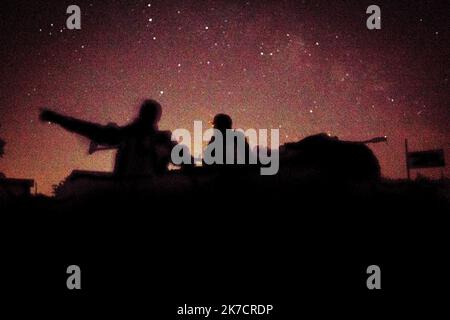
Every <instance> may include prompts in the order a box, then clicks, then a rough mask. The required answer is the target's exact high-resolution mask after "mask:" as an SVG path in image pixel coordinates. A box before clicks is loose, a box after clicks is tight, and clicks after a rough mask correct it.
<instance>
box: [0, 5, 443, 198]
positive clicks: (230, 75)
mask: <svg viewBox="0 0 450 320" xmlns="http://www.w3.org/2000/svg"><path fill="white" fill-rule="evenodd" d="M334 2H335V4H333V3H334ZM391 2H393V1H270V2H268V1H105V2H104V3H100V2H99V1H76V4H77V5H78V6H79V7H80V8H81V17H82V28H81V30H68V29H66V18H67V16H68V15H67V14H66V8H67V6H68V5H70V4H72V3H71V2H67V1H33V2H30V3H29V2H28V1H26V2H25V1H14V2H11V3H8V2H6V3H3V2H2V4H1V6H2V10H1V13H2V21H1V25H2V31H1V35H0V40H1V46H2V51H1V58H2V65H1V67H0V68H1V71H2V81H1V87H0V90H1V96H0V108H1V109H0V117H1V118H0V123H1V128H0V137H2V138H3V139H4V140H5V141H6V142H7V145H6V148H5V157H4V158H2V159H0V171H3V172H4V173H5V174H6V175H7V176H11V177H24V178H25V177H29V178H35V179H36V180H37V182H38V185H39V190H40V191H42V192H45V193H50V191H51V185H52V184H54V183H58V182H59V181H60V180H61V179H63V178H64V177H65V176H67V175H68V174H69V173H70V171H71V170H73V169H89V170H111V168H112V159H113V157H112V154H111V152H103V153H97V154H95V155H92V156H88V155H87V146H88V144H87V142H86V141H84V140H83V139H81V138H79V137H76V136H74V135H73V134H70V133H67V132H64V131H63V130H62V129H60V128H58V127H56V126H53V125H49V124H45V123H40V122H39V121H38V112H39V108H42V107H52V108H54V109H55V110H57V111H60V112H63V113H66V114H69V115H72V116H75V117H80V118H83V119H87V120H91V121H96V122H100V123H105V124H106V123H108V122H116V123H118V124H125V123H127V122H128V121H130V120H132V119H133V117H134V116H135V113H136V109H137V108H138V106H139V103H140V102H141V100H142V99H144V98H148V97H152V98H155V99H157V100H158V101H160V102H161V104H162V105H163V117H162V121H161V123H160V128H162V129H170V130H173V129H176V128H188V129H192V125H193V121H194V120H203V121H205V124H206V123H207V122H208V121H210V120H211V119H212V117H213V116H214V114H216V113H218V112H225V113H228V114H230V115H231V116H232V117H233V119H234V124H235V127H239V128H243V129H246V128H268V129H269V128H280V138H281V142H286V141H294V140H298V139H301V138H302V137H305V136H307V135H309V134H313V133H318V132H328V133H330V134H333V135H337V136H338V137H339V138H341V139H347V140H364V139H367V138H371V137H374V136H380V135H386V136H388V139H389V140H388V144H384V143H383V144H378V145H373V146H371V148H372V149H373V150H374V151H375V153H376V154H377V155H378V157H379V159H380V162H381V166H382V172H383V174H384V175H385V176H388V177H393V178H397V177H404V176H405V169H404V150H403V141H404V138H408V139H409V141H410V147H411V148H412V149H426V148H434V147H445V148H447V149H446V150H447V151H448V145H449V142H450V135H449V122H450V111H449V100H450V99H449V98H450V90H449V89H450V88H449V77H450V68H449V67H450V41H449V40H450V36H449V35H450V32H449V31H450V30H449V27H450V19H449V17H448V16H449V14H448V13H449V12H450V11H449V9H450V6H449V2H448V1H433V2H424V3H423V4H420V3H415V4H410V3H409V1H408V2H405V4H404V5H398V4H395V5H394V4H392V3H391ZM374 3H375V4H378V5H379V6H380V7H381V19H382V20H381V21H382V29H381V30H372V31H371V30H368V29H367V28H366V19H367V17H368V15H367V14H366V8H367V7H368V6H369V5H370V4H374ZM447 159H448V152H447ZM436 171H437V172H436ZM424 173H426V174H430V175H434V176H438V175H439V174H440V171H439V170H428V171H424ZM445 173H447V175H448V169H447V171H446V172H445Z"/></svg>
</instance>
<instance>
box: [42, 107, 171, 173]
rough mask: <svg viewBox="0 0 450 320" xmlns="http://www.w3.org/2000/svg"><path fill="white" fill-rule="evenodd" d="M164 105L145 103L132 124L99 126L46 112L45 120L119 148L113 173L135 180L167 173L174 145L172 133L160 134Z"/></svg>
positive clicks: (161, 132) (98, 142)
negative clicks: (140, 177) (159, 124)
mask: <svg viewBox="0 0 450 320" xmlns="http://www.w3.org/2000/svg"><path fill="white" fill-rule="evenodd" d="M161 112H162V110H161V105H160V104H159V103H158V102H157V101H155V100H150V99H149V100H145V101H144V102H143V103H142V105H141V109H140V112H139V115H138V117H137V118H136V119H135V120H134V121H133V122H132V123H130V124H129V125H126V126H124V127H119V126H115V125H106V126H103V125H99V124H96V123H91V122H87V121H83V120H78V119H75V118H71V117H67V116H64V115H61V114H59V113H56V112H54V111H51V110H44V111H42V113H41V115H40V119H41V120H42V121H49V122H52V123H56V124H58V125H60V126H61V127H63V128H64V129H66V130H68V131H70V132H75V133H77V134H80V135H82V136H85V137H87V138H89V139H91V140H92V141H94V142H95V143H97V144H99V145H104V146H111V147H116V148H117V154H116V161H115V166H114V174H115V175H116V176H118V177H133V176H142V175H152V174H161V173H164V172H166V171H167V166H168V164H169V162H170V153H171V150H172V148H173V146H174V145H175V142H173V141H172V140H171V132H170V131H160V130H159V129H158V122H159V120H160V118H161Z"/></svg>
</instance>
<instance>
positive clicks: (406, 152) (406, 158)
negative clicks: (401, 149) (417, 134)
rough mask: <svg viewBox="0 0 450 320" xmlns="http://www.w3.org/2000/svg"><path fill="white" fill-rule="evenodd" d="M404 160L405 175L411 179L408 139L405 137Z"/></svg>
mask: <svg viewBox="0 0 450 320" xmlns="http://www.w3.org/2000/svg"><path fill="white" fill-rule="evenodd" d="M405 160H406V177H407V178H408V180H411V174H410V172H409V162H408V139H405Z"/></svg>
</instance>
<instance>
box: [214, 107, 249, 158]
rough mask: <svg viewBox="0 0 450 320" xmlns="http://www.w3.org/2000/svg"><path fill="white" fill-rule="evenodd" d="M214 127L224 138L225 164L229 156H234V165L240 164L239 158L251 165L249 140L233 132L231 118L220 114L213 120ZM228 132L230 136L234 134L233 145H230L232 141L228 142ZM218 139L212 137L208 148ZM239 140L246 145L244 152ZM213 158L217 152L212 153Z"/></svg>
mask: <svg viewBox="0 0 450 320" xmlns="http://www.w3.org/2000/svg"><path fill="white" fill-rule="evenodd" d="M213 127H214V129H216V130H218V131H219V132H220V133H221V136H222V156H223V164H226V161H227V160H226V159H227V154H229V155H231V154H232V155H233V158H232V159H233V164H234V165H236V164H238V161H237V160H238V158H241V159H244V160H245V163H242V164H248V163H249V156H250V152H251V151H250V147H249V145H248V142H247V139H246V137H245V135H244V134H243V133H242V132H240V131H236V130H233V120H231V117H230V116H229V115H227V114H224V113H219V114H217V115H216V116H215V117H214V120H213ZM227 132H228V133H229V134H233V135H234V137H233V143H231V144H230V141H227ZM216 139H217V137H216V136H215V135H214V136H212V138H211V140H210V141H209V143H208V147H210V145H211V144H212V143H214V142H215V141H216ZM239 140H240V141H241V142H242V141H243V143H244V148H243V150H242V149H240V148H239ZM211 154H212V155H213V156H215V150H213V151H212V152H211ZM230 165H231V164H230V163H229V164H226V166H230Z"/></svg>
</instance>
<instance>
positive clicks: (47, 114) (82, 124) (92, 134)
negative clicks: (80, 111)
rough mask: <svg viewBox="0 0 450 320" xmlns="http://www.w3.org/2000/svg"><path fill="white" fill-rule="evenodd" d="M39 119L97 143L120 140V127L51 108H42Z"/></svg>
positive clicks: (106, 143) (110, 142)
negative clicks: (68, 115)
mask: <svg viewBox="0 0 450 320" xmlns="http://www.w3.org/2000/svg"><path fill="white" fill-rule="evenodd" d="M39 118H40V119H41V121H48V122H52V123H56V124H58V125H60V126H61V127H63V128H64V129H66V130H68V131H70V132H75V133H77V134H80V135H82V136H85V137H87V138H89V139H91V140H93V141H95V142H96V143H98V144H102V145H116V144H118V143H119V142H120V136H121V134H120V128H118V127H114V126H102V125H99V124H96V123H92V122H88V121H83V120H79V119H75V118H72V117H67V116H64V115H62V114H59V113H57V112H54V111H52V110H48V109H44V110H42V112H41V114H40V116H39Z"/></svg>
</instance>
